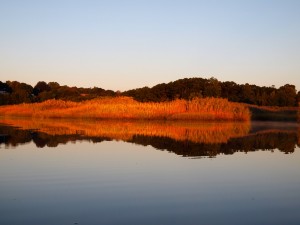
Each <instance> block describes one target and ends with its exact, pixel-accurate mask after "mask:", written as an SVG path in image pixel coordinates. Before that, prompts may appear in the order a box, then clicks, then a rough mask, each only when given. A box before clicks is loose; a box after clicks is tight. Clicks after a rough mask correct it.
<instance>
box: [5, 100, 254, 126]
mask: <svg viewBox="0 0 300 225" xmlns="http://www.w3.org/2000/svg"><path fill="white" fill-rule="evenodd" d="M0 115H3V116H18V117H34V118H93V119H146V120H147V119H155V120H161V119H165V120H208V121H213V120H232V121H249V120H250V111H249V108H248V107H247V106H245V105H243V104H240V103H233V102H229V101H228V100H227V99H221V98H197V99H193V100H190V101H186V100H174V101H171V102H160V103H154V102H150V103H141V102H137V101H135V100H133V99H132V98H129V97H116V98H99V99H93V100H88V101H84V102H70V101H62V100H48V101H45V102H42V103H29V104H19V105H9V106H1V107H0Z"/></svg>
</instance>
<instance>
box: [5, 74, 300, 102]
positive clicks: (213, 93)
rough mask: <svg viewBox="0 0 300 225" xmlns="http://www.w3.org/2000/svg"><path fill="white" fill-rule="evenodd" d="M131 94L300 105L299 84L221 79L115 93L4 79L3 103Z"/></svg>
mask: <svg viewBox="0 0 300 225" xmlns="http://www.w3.org/2000/svg"><path fill="white" fill-rule="evenodd" d="M119 95H123V96H130V97H133V98H134V99H135V100H137V101H140V102H164V101H172V100H175V99H185V100H190V99H193V98H195V97H199V98H202V97H217V98H227V99H228V100H229V101H232V102H243V103H248V104H255V105H259V106H297V105H298V102H299V101H300V91H299V92H298V93H297V90H296V87H295V85H291V84H286V85H284V86H281V87H279V88H275V87H274V86H271V87H265V86H263V87H260V86H257V85H252V84H248V83H247V84H236V83H235V82H233V81H226V82H221V81H218V80H217V79H216V78H213V77H212V78H210V79H204V78H198V77H197V78H185V79H179V80H176V81H173V82H170V83H161V84H158V85H155V86H153V87H152V88H149V87H143V88H137V89H132V90H128V91H125V92H119V91H117V92H115V91H112V90H105V89H102V88H99V87H94V88H78V87H69V86H67V85H63V86H61V85H59V84H58V83H57V82H49V83H46V82H44V81H39V82H38V83H37V84H36V85H35V86H34V87H32V86H31V85H29V84H26V83H20V82H18V81H6V82H1V81H0V105H9V104H18V103H32V102H42V101H45V100H48V99H62V100H69V101H84V100H90V99H93V98H97V97H103V96H119Z"/></svg>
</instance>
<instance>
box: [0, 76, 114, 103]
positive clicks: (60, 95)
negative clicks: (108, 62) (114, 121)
mask: <svg viewBox="0 0 300 225" xmlns="http://www.w3.org/2000/svg"><path fill="white" fill-rule="evenodd" d="M115 95H116V93H115V92H114V91H112V90H104V89H102V88H98V87H94V88H78V87H69V86H67V85H63V86H61V85H59V84H58V83H57V82H49V83H46V82H44V81H39V82H38V83H37V84H36V85H35V86H34V87H32V86H31V85H29V84H26V83H20V82H18V81H6V82H5V83H4V82H1V81H0V105H11V104H19V103H33V102H43V101H46V100H49V99H61V100H68V101H76V102H79V101H84V100H90V99H93V98H97V97H100V96H115Z"/></svg>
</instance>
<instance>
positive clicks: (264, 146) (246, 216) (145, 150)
mask: <svg viewBox="0 0 300 225" xmlns="http://www.w3.org/2000/svg"><path fill="white" fill-rule="evenodd" d="M0 123H1V126H0V143H1V144H0V224H1V225H2V224H3V225H6V224H7V225H14V224H22V225H24V224H25V225H27V224H28V225H35V224H36V225H40V224H43V225H48V224H49V225H50V224H51V225H52V224H53V225H68V224H87V225H88V224H97V225H98V224H131V225H132V224H153V225H159V224H172V225H174V224H231V225H232V224H251V225H253V224H264V225H265V224H270V225H271V224H272V225H274V224H280V225H282V224H289V225H292V224H297V225H299V224H300V214H299V210H300V148H299V144H300V138H299V134H300V129H299V127H298V125H296V124H284V123H265V124H262V123H253V124H229V123H219V124H218V123H213V124H208V123H203V124H194V123H189V124H184V123H164V122H152V123H150V122H147V123H146V122H144V123H142V122H139V123H135V122H122V123H120V122H113V121H110V122H109V121H98V122H93V121H34V120H32V121H28V120H8V119H1V120H0Z"/></svg>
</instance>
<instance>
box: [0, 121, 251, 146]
mask: <svg viewBox="0 0 300 225" xmlns="http://www.w3.org/2000/svg"><path fill="white" fill-rule="evenodd" d="M0 123H3V124H8V125H12V126H15V127H19V128H20V129H25V130H39V131H40V132H42V133H46V134H49V135H82V136H86V137H106V138H110V139H114V140H123V141H129V140H132V139H133V138H134V137H135V136H136V135H140V136H151V137H166V138H171V139H173V140H177V141H191V142H194V143H211V144H212V143H226V142H227V141H228V140H229V139H230V138H237V137H242V136H245V135H247V134H248V133H249V130H250V123H249V122H234V123H232V122H219V123H207V122H205V123H198V122H181V121H164V122H161V121H140V120H137V121H134V120H131V121H120V120H119V121H114V120H98V121H95V120H81V119H79V120H66V119H34V118H27V119H26V118H23V119H22V118H19V119H11V118H2V119H0Z"/></svg>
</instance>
